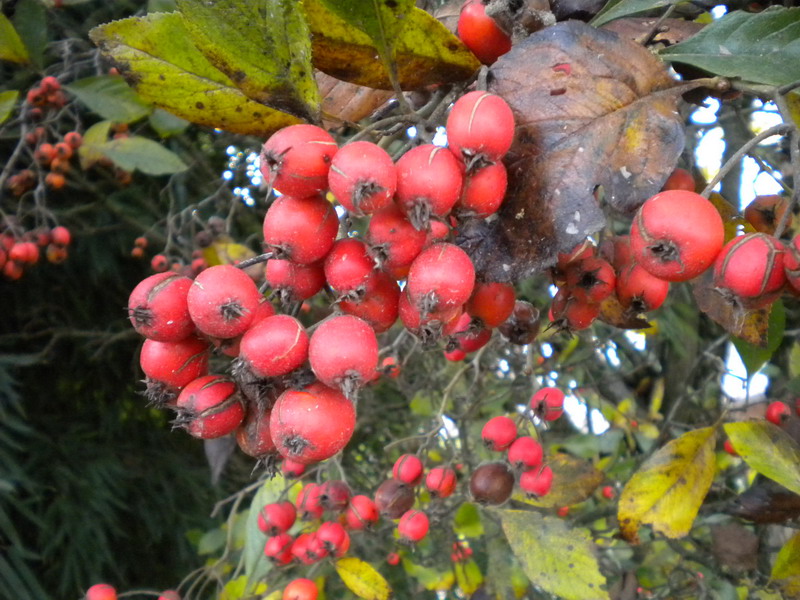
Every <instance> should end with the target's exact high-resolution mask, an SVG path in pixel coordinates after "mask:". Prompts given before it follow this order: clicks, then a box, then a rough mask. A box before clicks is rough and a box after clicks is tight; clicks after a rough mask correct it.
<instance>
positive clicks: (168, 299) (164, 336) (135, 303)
mask: <svg viewBox="0 0 800 600" xmlns="http://www.w3.org/2000/svg"><path fill="white" fill-rule="evenodd" d="M191 287H192V280H191V279H189V278H188V277H183V276H181V275H178V274H177V273H156V274H155V275H151V276H150V277H147V278H146V279H144V280H142V281H141V282H139V284H138V285H137V286H136V287H135V288H133V291H132V292H131V295H130V297H129V298H128V318H129V319H130V321H131V324H132V325H133V327H134V329H136V331H137V332H138V333H139V334H140V335H143V336H145V337H147V338H149V339H151V340H156V341H159V342H178V341H180V340H182V339H185V338H187V337H189V335H191V334H192V332H193V331H194V329H195V327H194V322H193V321H192V318H191V317H190V316H189V305H188V302H187V296H188V294H189V289H190V288H191Z"/></svg>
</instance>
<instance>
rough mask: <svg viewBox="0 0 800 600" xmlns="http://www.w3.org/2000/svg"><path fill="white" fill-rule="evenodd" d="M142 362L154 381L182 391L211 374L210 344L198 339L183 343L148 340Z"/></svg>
mask: <svg viewBox="0 0 800 600" xmlns="http://www.w3.org/2000/svg"><path fill="white" fill-rule="evenodd" d="M139 362H140V364H141V367H142V371H144V374H145V375H147V377H149V378H150V379H153V380H155V381H158V382H160V383H163V384H164V385H166V386H168V387H171V388H174V389H181V388H183V387H184V386H186V385H187V384H188V383H190V382H192V381H194V380H195V379H197V378H198V377H202V376H203V375H205V374H206V373H207V372H208V343H207V342H205V341H203V340H201V339H199V338H196V337H188V338H186V339H183V340H181V341H179V342H157V341H156V340H145V342H144V345H143V346H142V352H141V355H140V357H139Z"/></svg>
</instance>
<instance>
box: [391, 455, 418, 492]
mask: <svg viewBox="0 0 800 600" xmlns="http://www.w3.org/2000/svg"><path fill="white" fill-rule="evenodd" d="M422 472H423V466H422V461H421V460H420V459H419V457H418V456H416V455H414V454H403V455H402V456H401V457H400V458H398V459H397V460H396V461H395V463H394V466H393V467H392V476H393V477H394V478H395V479H397V480H398V481H402V482H403V483H406V484H408V485H417V484H419V482H420V481H421V480H422Z"/></svg>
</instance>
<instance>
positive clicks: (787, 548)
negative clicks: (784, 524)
mask: <svg viewBox="0 0 800 600" xmlns="http://www.w3.org/2000/svg"><path fill="white" fill-rule="evenodd" d="M771 577H772V579H777V580H778V581H779V583H780V585H781V587H782V588H783V591H784V593H785V594H786V597H787V598H797V597H798V596H799V595H800V532H798V533H795V534H794V535H793V536H792V537H791V538H790V539H789V541H788V542H786V543H785V544H784V545H783V548H781V550H780V552H778V556H777V557H776V558H775V564H774V565H772V575H771Z"/></svg>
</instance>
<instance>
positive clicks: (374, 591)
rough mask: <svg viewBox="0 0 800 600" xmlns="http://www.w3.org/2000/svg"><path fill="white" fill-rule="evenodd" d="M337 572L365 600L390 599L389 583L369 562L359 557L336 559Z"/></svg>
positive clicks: (352, 590) (351, 589)
mask: <svg viewBox="0 0 800 600" xmlns="http://www.w3.org/2000/svg"><path fill="white" fill-rule="evenodd" d="M336 572H337V573H338V574H339V577H341V578H342V581H343V582H344V584H345V585H346V586H347V587H348V588H349V589H350V591H351V592H353V593H354V594H355V595H356V596H358V597H359V598H363V599H364V600H389V597H390V596H391V595H392V590H391V589H390V588H389V584H388V583H387V582H386V580H385V579H384V578H383V576H382V575H381V574H380V573H378V572H377V571H376V570H375V568H374V567H373V566H372V565H371V564H369V563H368V562H364V561H363V560H360V559H358V558H341V559H339V560H337V561H336Z"/></svg>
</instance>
